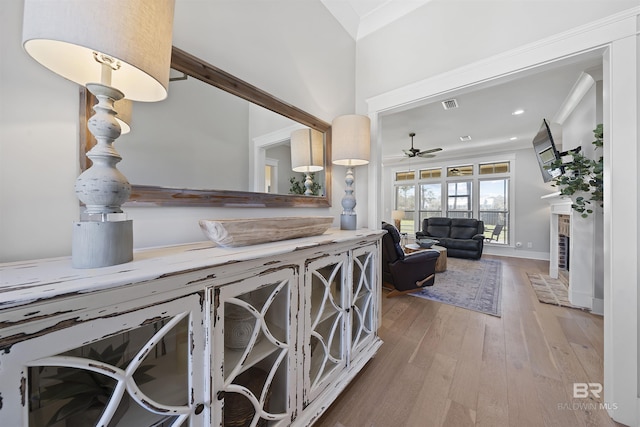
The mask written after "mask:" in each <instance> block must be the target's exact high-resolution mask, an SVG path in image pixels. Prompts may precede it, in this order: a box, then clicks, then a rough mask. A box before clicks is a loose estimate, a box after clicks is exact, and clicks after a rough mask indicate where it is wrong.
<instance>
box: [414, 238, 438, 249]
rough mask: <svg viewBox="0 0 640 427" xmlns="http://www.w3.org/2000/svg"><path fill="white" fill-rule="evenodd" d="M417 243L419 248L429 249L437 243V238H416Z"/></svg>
mask: <svg viewBox="0 0 640 427" xmlns="http://www.w3.org/2000/svg"><path fill="white" fill-rule="evenodd" d="M417 243H418V245H420V247H421V248H424V249H429V248H431V246H433V245H435V244H437V243H439V242H438V241H437V240H433V239H418V240H417Z"/></svg>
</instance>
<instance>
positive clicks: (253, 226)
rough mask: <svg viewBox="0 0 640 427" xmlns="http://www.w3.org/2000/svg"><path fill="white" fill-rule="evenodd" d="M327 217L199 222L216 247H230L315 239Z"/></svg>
mask: <svg viewBox="0 0 640 427" xmlns="http://www.w3.org/2000/svg"><path fill="white" fill-rule="evenodd" d="M332 222H333V217H331V216H294V217H275V218H242V219H201V220H200V228H201V229H202V232H203V233H204V235H205V236H207V238H208V239H209V240H211V241H212V242H213V243H215V244H216V245H218V246H222V247H229V248H233V247H236V246H247V245H255V244H258V243H266V242H275V241H278V240H287V239H296V238H299V237H309V236H317V235H320V234H322V233H324V232H325V231H327V229H328V228H329V227H330V226H331V223H332Z"/></svg>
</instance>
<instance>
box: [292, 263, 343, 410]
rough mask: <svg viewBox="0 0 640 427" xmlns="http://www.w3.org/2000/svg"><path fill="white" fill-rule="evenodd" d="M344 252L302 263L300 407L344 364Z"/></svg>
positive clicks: (327, 382) (329, 382)
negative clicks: (302, 374)
mask: <svg viewBox="0 0 640 427" xmlns="http://www.w3.org/2000/svg"><path fill="white" fill-rule="evenodd" d="M347 269H348V256H347V252H343V253H338V254H334V255H327V256H325V257H322V258H319V259H316V260H313V261H310V262H308V263H307V264H306V267H305V280H304V288H303V290H302V292H304V301H305V308H304V313H305V322H304V330H303V334H302V338H301V339H302V340H303V354H302V367H303V369H302V372H303V373H304V381H303V384H304V386H303V387H304V389H303V391H302V393H303V407H306V406H307V405H308V404H309V403H310V402H312V401H313V400H314V399H315V398H316V397H317V396H318V395H319V394H320V393H322V391H323V390H324V389H325V388H326V387H327V386H328V385H329V384H331V382H332V381H334V379H336V378H337V377H338V376H339V375H340V373H341V372H342V371H343V370H344V369H345V368H346V366H347V352H348V350H347V344H346V342H347V340H346V339H345V337H346V326H347V314H348V310H347V308H348V303H349V288H348V287H347V286H345V283H346V278H347Z"/></svg>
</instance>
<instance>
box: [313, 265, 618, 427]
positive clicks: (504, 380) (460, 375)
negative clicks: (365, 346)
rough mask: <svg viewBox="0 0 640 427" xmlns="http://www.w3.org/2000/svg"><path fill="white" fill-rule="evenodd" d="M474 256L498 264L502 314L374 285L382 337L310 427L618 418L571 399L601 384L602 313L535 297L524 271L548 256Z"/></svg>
mask: <svg viewBox="0 0 640 427" xmlns="http://www.w3.org/2000/svg"><path fill="white" fill-rule="evenodd" d="M484 257H486V258H495V259H499V260H501V261H502V263H503V283H502V286H503V288H502V317H501V318H498V317H493V316H489V315H485V314H481V313H476V312H473V311H469V310H465V309H462V308H456V307H452V306H449V305H445V304H440V303H437V302H433V301H428V300H424V299H422V298H415V297H412V296H408V295H405V296H400V297H396V298H385V296H386V292H387V291H383V298H382V299H383V302H382V325H381V328H380V330H379V334H380V337H381V338H382V339H383V340H384V344H383V346H382V347H381V348H380V350H379V351H378V354H377V355H376V357H375V358H374V359H373V360H371V361H370V362H369V363H368V365H367V366H366V367H365V368H364V370H363V371H362V372H361V373H360V374H359V375H358V377H357V378H356V379H355V380H354V381H353V382H352V383H351V385H350V386H349V387H348V388H347V389H346V390H345V391H344V392H343V393H342V394H341V396H340V397H339V398H338V399H337V401H336V402H335V403H334V404H333V405H332V406H331V407H330V408H329V409H328V410H327V412H326V413H325V414H324V415H323V416H322V418H320V419H319V420H318V422H317V423H316V424H315V426H316V427H370V426H375V427H387V426H394V427H399V426H408V427H414V426H416V427H432V426H433V427H439V426H445V427H464V426H488V427H501V426H514V427H515V426H517V427H524V426H535V427H538V426H562V427H570V426H598V427H606V426H620V425H621V424H618V423H615V422H614V421H612V420H611V418H609V416H608V414H607V412H606V410H604V409H602V408H601V407H600V403H601V402H602V397H601V398H600V399H595V398H590V399H574V398H573V397H572V396H573V384H574V383H575V382H582V383H588V382H592V383H593V382H597V383H601V384H602V383H603V362H602V358H603V348H602V347H603V318H602V317H600V316H595V315H592V314H590V313H588V312H584V311H581V310H576V309H570V308H563V307H556V306H552V305H548V304H542V303H540V302H539V301H538V299H537V298H536V296H535V294H534V292H533V290H532V289H531V286H530V284H529V280H528V278H527V273H545V274H547V273H548V262H546V261H536V260H526V259H519V258H505V257H492V256H486V255H485V256H484ZM436 286H437V277H436Z"/></svg>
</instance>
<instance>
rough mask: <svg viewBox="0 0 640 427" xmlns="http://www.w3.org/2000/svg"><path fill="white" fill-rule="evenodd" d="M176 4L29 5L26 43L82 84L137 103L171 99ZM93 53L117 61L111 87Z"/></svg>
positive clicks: (37, 1) (44, 1) (170, 0)
mask: <svg viewBox="0 0 640 427" xmlns="http://www.w3.org/2000/svg"><path fill="white" fill-rule="evenodd" d="M174 4H175V0H153V1H149V0H25V1H24V22H23V33H22V42H23V46H24V48H25V50H26V51H27V53H28V54H29V55H31V56H32V57H33V58H34V59H35V60H36V61H38V62H39V63H41V64H42V65H44V66H45V67H47V68H49V69H50V70H52V71H53V72H55V73H57V74H59V75H61V76H63V77H65V78H67V79H69V80H71V81H73V82H75V83H78V84H80V85H83V86H84V85H86V84H87V83H104V84H107V85H110V86H112V87H115V88H117V89H119V90H120V91H122V92H123V93H124V94H125V96H126V97H127V98H128V99H130V100H133V101H160V100H162V99H164V98H166V96H167V88H168V85H169V68H170V64H171V39H172V30H173V10H174ZM94 54H97V55H107V56H108V57H110V58H113V59H115V60H116V61H117V65H116V66H114V67H113V68H114V71H113V73H112V77H111V81H110V82H108V81H107V82H103V81H102V64H101V63H100V62H98V61H96V59H94Z"/></svg>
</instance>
